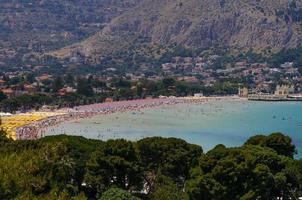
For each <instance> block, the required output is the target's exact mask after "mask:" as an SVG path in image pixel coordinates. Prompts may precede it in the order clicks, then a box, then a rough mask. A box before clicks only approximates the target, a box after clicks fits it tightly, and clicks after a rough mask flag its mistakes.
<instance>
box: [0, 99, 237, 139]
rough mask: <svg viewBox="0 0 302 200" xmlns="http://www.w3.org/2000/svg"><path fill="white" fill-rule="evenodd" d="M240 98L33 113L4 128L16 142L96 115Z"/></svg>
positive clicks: (136, 102)
mask: <svg viewBox="0 0 302 200" xmlns="http://www.w3.org/2000/svg"><path fill="white" fill-rule="evenodd" d="M226 99H238V98H237V97H236V96H227V97H198V98H196V97H179V98H177V97H162V98H154V99H140V100H130V101H117V102H110V103H98V104H92V105H84V106H79V107H75V108H72V109H67V108H64V109H60V110H57V111H51V112H50V111H44V112H30V113H25V114H18V115H12V116H9V117H7V116H5V117H3V119H4V120H3V122H4V123H3V124H2V128H3V130H5V131H6V132H7V133H8V137H10V138H12V139H14V140H24V139H38V138H41V137H43V136H44V135H45V132H46V130H54V129H55V128H56V127H57V126H58V125H59V124H61V123H63V122H67V121H78V120H82V119H87V118H91V117H93V116H96V115H108V114H113V113H123V112H131V111H141V110H146V109H152V108H156V107H160V106H163V105H176V104H200V103H206V102H210V101H219V100H226Z"/></svg>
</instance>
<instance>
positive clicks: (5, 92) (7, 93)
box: [0, 88, 16, 98]
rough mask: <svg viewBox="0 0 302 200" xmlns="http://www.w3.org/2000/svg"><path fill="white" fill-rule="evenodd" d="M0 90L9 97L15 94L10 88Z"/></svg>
mask: <svg viewBox="0 0 302 200" xmlns="http://www.w3.org/2000/svg"><path fill="white" fill-rule="evenodd" d="M0 92H2V93H3V94H5V95H6V96H7V97H9V98H12V97H15V96H16V93H15V91H14V90H12V89H11V88H7V89H1V90H0Z"/></svg>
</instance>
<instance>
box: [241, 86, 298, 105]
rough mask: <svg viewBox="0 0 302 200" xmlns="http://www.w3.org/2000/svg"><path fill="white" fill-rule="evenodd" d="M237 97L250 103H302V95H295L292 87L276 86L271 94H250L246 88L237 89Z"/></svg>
mask: <svg viewBox="0 0 302 200" xmlns="http://www.w3.org/2000/svg"><path fill="white" fill-rule="evenodd" d="M238 96H239V97H244V98H247V99H248V100H250V101H302V94H297V93H295V88H294V86H288V85H277V87H276V90H275V92H274V93H273V94H270V93H256V94H255V93H251V92H250V91H249V90H248V88H246V87H244V88H239V91H238Z"/></svg>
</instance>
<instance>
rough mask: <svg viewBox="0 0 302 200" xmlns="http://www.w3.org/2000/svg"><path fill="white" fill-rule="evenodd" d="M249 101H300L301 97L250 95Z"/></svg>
mask: <svg viewBox="0 0 302 200" xmlns="http://www.w3.org/2000/svg"><path fill="white" fill-rule="evenodd" d="M248 100H250V101H302V96H293V95H286V96H279V95H271V94H250V95H248Z"/></svg>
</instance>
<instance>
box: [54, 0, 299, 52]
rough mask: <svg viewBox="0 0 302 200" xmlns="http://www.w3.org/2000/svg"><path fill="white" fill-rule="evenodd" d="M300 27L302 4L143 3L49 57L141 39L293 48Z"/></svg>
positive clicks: (248, 0) (288, 0)
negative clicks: (80, 40)
mask: <svg viewBox="0 0 302 200" xmlns="http://www.w3.org/2000/svg"><path fill="white" fill-rule="evenodd" d="M301 23H302V1H301V0H299V1H298V0H296V1H295V0H256V1H254V0H142V1H141V2H140V3H138V5H137V6H135V7H134V8H132V9H130V10H128V11H125V12H123V13H122V14H121V15H119V16H117V17H116V18H114V19H113V20H112V21H111V22H110V23H109V24H108V25H106V26H105V27H104V28H103V29H102V30H100V31H99V32H98V33H96V34H95V35H93V36H91V37H89V38H88V39H85V40H83V41H82V42H80V43H77V44H73V45H70V46H67V47H65V48H62V49H60V50H57V51H53V52H51V53H50V54H51V55H55V56H58V57H68V56H70V55H71V53H72V52H73V51H79V52H81V53H82V54H84V55H86V56H90V55H93V54H106V53H111V52H114V51H117V50H121V49H123V48H127V47H129V46H130V45H131V44H132V43H133V41H134V40H135V39H136V38H137V37H140V36H143V37H147V38H150V40H151V42H152V43H155V44H171V43H177V44H181V45H184V46H187V47H190V48H205V47H213V46H233V47H239V48H254V49H263V48H268V47H269V48H272V49H281V48H283V47H286V48H292V47H296V46H298V45H300V44H301V41H302V24H301Z"/></svg>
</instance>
